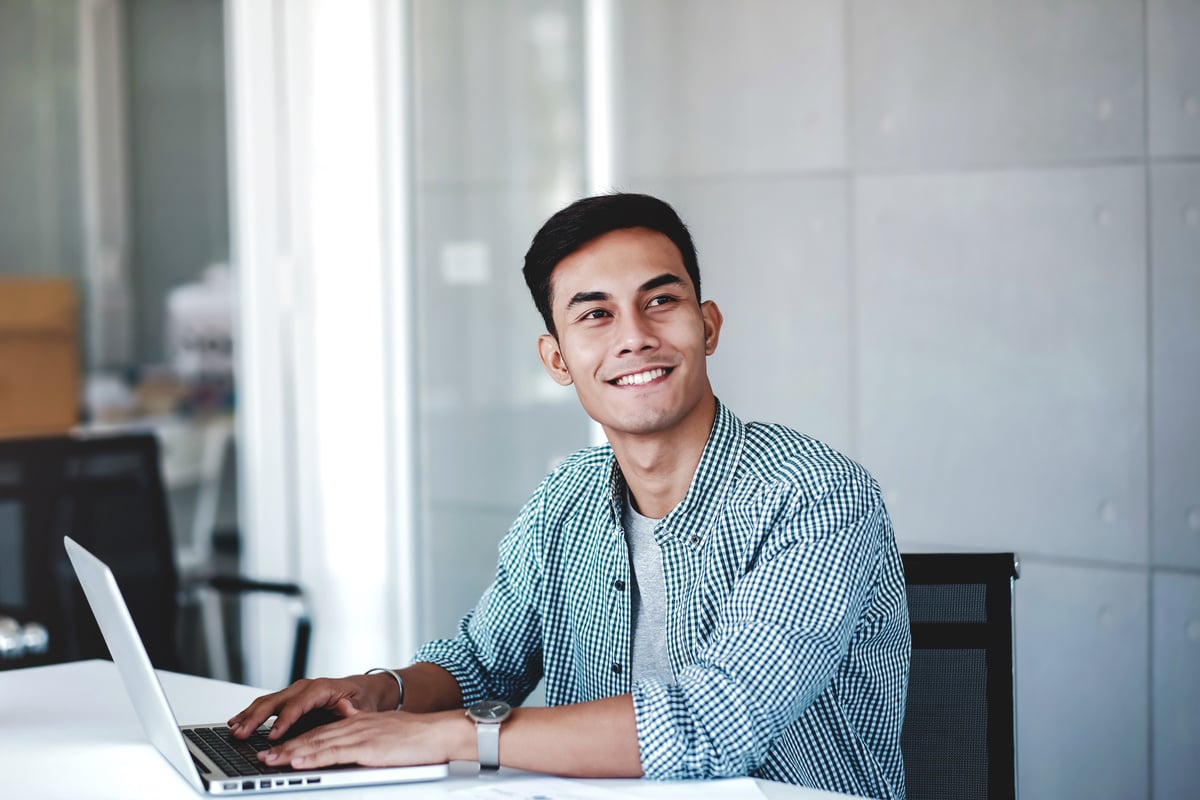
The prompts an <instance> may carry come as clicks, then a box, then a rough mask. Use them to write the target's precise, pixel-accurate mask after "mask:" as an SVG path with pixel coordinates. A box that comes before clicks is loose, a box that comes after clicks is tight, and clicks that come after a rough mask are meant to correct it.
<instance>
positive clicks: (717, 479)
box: [609, 399, 746, 546]
mask: <svg viewBox="0 0 1200 800" xmlns="http://www.w3.org/2000/svg"><path fill="white" fill-rule="evenodd" d="M715 402H716V404H717V413H716V417H715V418H714V420H713V426H712V431H711V432H709V434H708V442H707V443H706V444H705V445H704V452H703V453H701V455H700V463H699V464H697V465H696V472H695V474H694V475H693V476H692V483H691V485H690V486H688V490H687V493H686V494H685V495H684V496H683V500H681V501H680V502H679V504H678V505H676V506H675V507H674V508H673V509H671V511H670V512H668V513H667V515H666V516H665V517H663V518H662V520H660V521H659V523H658V526H657V528H656V530H657V531H660V532H662V531H666V532H668V534H667V535H674V536H675V537H677V538H684V537H686V539H685V541H686V542H687V543H689V544H691V545H693V546H699V545H700V544H702V543H703V541H704V539H705V538H707V536H708V532H709V531H710V530H712V528H713V525H714V524H715V523H716V518H717V515H718V514H719V513H720V510H721V508H722V506H723V505H724V502H725V496H726V495H727V494H728V493H729V490H730V487H731V486H732V484H733V477H734V474H735V472H736V471H737V465H738V463H739V462H740V461H741V457H742V446H743V444H744V443H745V439H746V426H745V424H744V423H743V422H742V421H741V420H740V419H738V418H737V416H736V415H735V414H734V413H733V412H732V411H730V410H729V409H728V408H726V407H725V404H724V403H722V402H721V401H720V400H719V399H718V400H715ZM625 492H626V484H625V477H624V476H623V475H622V474H621V467H620V465H619V464H618V463H617V459H616V456H615V455H613V456H612V463H611V465H610V470H609V496H610V504H611V507H612V514H613V519H614V521H616V522H617V524H618V525H620V524H621V512H622V508H623V504H624V502H625ZM656 538H659V539H661V538H662V534H661V533H660V535H659V536H658V537H656Z"/></svg>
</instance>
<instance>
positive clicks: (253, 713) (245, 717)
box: [229, 684, 296, 738]
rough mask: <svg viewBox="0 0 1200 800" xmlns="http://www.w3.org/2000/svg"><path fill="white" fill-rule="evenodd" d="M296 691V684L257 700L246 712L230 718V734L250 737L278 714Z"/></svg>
mask: <svg viewBox="0 0 1200 800" xmlns="http://www.w3.org/2000/svg"><path fill="white" fill-rule="evenodd" d="M295 691H296V684H292V685H291V686H289V687H288V688H287V689H283V690H281V691H278V692H274V693H272V694H267V695H263V696H262V697H259V698H257V699H255V701H254V702H253V703H251V704H250V705H249V706H247V707H246V708H245V709H244V710H242V711H241V712H240V713H238V714H235V715H233V717H231V718H230V720H229V730H230V732H231V733H232V734H233V735H234V736H238V737H240V738H245V737H246V736H249V735H250V734H251V733H253V732H254V731H255V730H257V729H258V726H259V725H262V724H263V723H264V722H266V721H267V718H268V717H270V716H271V715H272V714H274V713H276V711H278V709H279V708H281V707H282V706H283V705H284V704H285V703H286V702H287V700H288V698H289V697H291V696H292V695H293V694H295Z"/></svg>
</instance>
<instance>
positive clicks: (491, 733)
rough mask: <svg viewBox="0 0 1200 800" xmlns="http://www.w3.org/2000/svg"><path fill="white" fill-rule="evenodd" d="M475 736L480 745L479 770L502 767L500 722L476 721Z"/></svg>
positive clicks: (494, 770)
mask: <svg viewBox="0 0 1200 800" xmlns="http://www.w3.org/2000/svg"><path fill="white" fill-rule="evenodd" d="M475 736H476V742H477V745H478V747H479V771H480V772H485V773H486V772H496V771H497V770H499V769H500V723H499V722H480V721H479V720H476V721H475Z"/></svg>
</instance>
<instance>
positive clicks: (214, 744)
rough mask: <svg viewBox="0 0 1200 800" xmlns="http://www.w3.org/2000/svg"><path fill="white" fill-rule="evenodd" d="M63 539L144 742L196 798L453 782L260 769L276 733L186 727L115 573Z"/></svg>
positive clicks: (439, 773)
mask: <svg viewBox="0 0 1200 800" xmlns="http://www.w3.org/2000/svg"><path fill="white" fill-rule="evenodd" d="M63 539H64V543H65V544H66V548H67V555H68V556H70V558H71V564H73V565H74V567H75V574H76V575H78V576H79V582H80V583H81V584H82V585H83V591H84V594H86V595H87V599H88V604H89V605H91V607H92V613H94V614H95V615H96V621H97V622H98V623H99V624H100V632H101V633H102V634H104V641H105V642H106V643H107V644H108V650H109V652H110V653H111V654H112V657H113V661H114V662H115V663H116V665H117V671H118V672H120V673H121V679H122V680H123V681H124V683H125V689H126V691H128V692H129V699H130V700H132V701H133V707H134V709H135V710H136V711H137V715H138V717H139V718H141V720H142V727H144V728H145V729H146V735H147V736H149V737H150V741H151V742H152V743H153V744H154V746H155V747H156V748H158V752H160V753H162V755H163V758H165V759H167V761H169V762H170V763H171V765H172V766H173V767H175V769H177V770H179V774H180V775H182V776H183V778H184V780H186V781H187V782H188V783H190V784H191V785H192V786H193V787H194V788H195V789H196V790H197V791H199V792H208V793H210V794H233V793H267V792H286V791H297V790H305V789H325V788H329V787H333V786H371V785H376V784H383V783H406V782H410V781H431V780H437V779H439V778H444V777H446V775H447V774H449V768H448V767H447V766H446V765H445V764H432V765H428V766H416V767H359V766H346V767H336V768H332V769H328V768H327V769H316V770H295V769H290V768H283V769H274V768H269V767H265V766H264V765H261V764H259V763H258V759H256V758H255V757H254V752H255V750H256V749H257V748H261V747H265V746H266V745H265V735H266V732H267V731H268V730H270V728H267V727H263V728H260V729H259V731H258V733H257V734H255V736H252V737H251V738H250V740H246V741H242V740H237V739H233V738H232V737H230V736H229V729H228V728H227V727H226V726H225V725H223V724H212V725H185V726H182V727H181V726H180V725H179V723H178V722H177V721H176V719H175V714H174V712H173V711H171V705H170V703H168V702H167V696H166V694H165V693H164V692H163V688H162V684H161V683H159V680H158V675H157V674H156V673H155V672H154V667H153V666H151V664H150V657H149V656H147V655H146V648H145V647H143V646H142V640H141V638H140V637H139V636H138V633H137V628H135V627H134V624H133V618H132V617H130V616H129V609H128V608H127V607H126V605H125V599H124V598H123V597H122V596H121V590H120V589H119V588H118V587H117V582H116V579H114V578H113V574H112V571H111V570H110V569H109V568H108V566H107V565H105V564H104V562H103V561H101V560H100V559H98V558H96V557H95V556H94V555H92V554H91V553H89V552H88V551H87V550H85V549H84V548H83V547H81V546H80V545H79V544H78V543H77V542H75V541H74V540H72V539H71V538H70V537H69V536H68V537H63ZM260 737H261V738H260Z"/></svg>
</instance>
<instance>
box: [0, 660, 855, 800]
mask: <svg viewBox="0 0 1200 800" xmlns="http://www.w3.org/2000/svg"><path fill="white" fill-rule="evenodd" d="M159 676H160V679H161V681H162V684H163V689H164V690H165V691H166V693H167V697H168V698H169V699H170V701H171V706H172V707H173V709H174V711H175V716H176V718H177V719H178V720H179V723H180V724H182V725H186V724H202V723H208V722H215V721H217V720H223V719H226V718H227V717H228V715H229V714H231V713H233V712H234V711H236V710H238V709H240V708H242V707H244V706H245V705H246V704H248V703H249V702H250V701H251V700H252V699H253V698H255V697H257V696H258V695H259V694H262V692H261V690H258V689H253V688H251V687H248V686H239V685H236V684H232V683H223V682H221V681H214V680H209V679H207V678H196V677H192V676H190V675H179V674H177V673H173V672H159ZM133 776H140V778H138V779H135V778H134V777H133ZM522 777H529V775H528V773H522V772H519V771H516V770H507V769H503V770H501V772H500V777H499V778H498V779H495V780H498V781H511V780H515V779H519V778H522ZM478 781H479V779H478V777H477V774H476V767H475V765H474V764H457V763H456V764H452V765H451V775H450V777H449V778H448V779H446V780H442V781H436V782H432V783H417V784H404V785H395V786H381V787H375V788H370V789H330V790H327V791H318V792H311V791H306V792H296V793H281V794H280V796H281V797H295V798H312V797H324V796H329V797H331V798H335V799H340V800H349V799H350V798H358V797H367V798H384V797H394V798H417V797H421V798H424V797H447V796H453V795H456V794H457V795H458V796H459V797H463V796H464V795H463V794H461V793H462V792H464V790H469V789H470V788H471V787H473V786H477V785H478ZM492 783H493V784H494V783H495V781H492ZM579 783H582V784H587V785H590V786H596V787H600V788H606V789H616V790H621V789H622V787H626V789H627V790H630V791H631V792H632V791H633V790H635V788H636V789H641V790H643V791H644V790H645V789H649V788H651V787H652V786H654V785H657V786H662V787H663V789H664V791H663V794H664V795H666V796H672V797H679V796H681V795H680V794H678V793H676V792H674V791H670V790H669V788H668V787H670V786H671V785H670V784H652V783H651V782H649V781H627V780H619V781H617V780H589V781H580V782H579ZM757 784H758V788H759V789H760V790H761V791H762V793H763V795H764V796H766V797H770V798H803V800H839V798H840V799H843V800H844V798H846V797H848V795H840V794H831V793H829V792H822V791H817V790H814V789H805V788H803V787H798V786H788V785H785V784H780V783H773V782H771V781H757ZM685 786H690V787H693V789H694V787H695V786H696V784H695V783H694V782H688V783H686V784H685ZM514 788H515V787H514ZM0 794H2V795H3V796H4V797H12V798H22V799H23V800H24V798H58V797H61V798H72V800H74V798H80V797H87V798H114V799H115V798H120V800H135V799H136V798H141V797H146V798H164V799H167V798H175V797H178V798H196V797H199V796H200V795H198V794H197V793H195V792H194V791H193V790H192V788H191V787H190V786H189V785H188V784H187V783H186V782H185V781H184V780H183V778H181V777H180V776H179V775H178V774H177V773H176V772H175V770H174V768H172V767H171V765H170V764H168V763H167V761H166V760H165V759H164V758H162V757H161V756H160V755H159V754H158V752H157V751H156V750H155V749H154V748H153V747H152V746H151V744H150V743H149V741H148V740H147V739H146V736H145V734H144V733H143V732H142V726H141V723H140V722H139V721H138V719H137V716H136V715H135V714H134V712H133V707H132V706H131V705H130V703H129V698H128V696H127V695H126V694H125V687H124V686H123V685H122V684H121V679H120V676H119V675H118V674H117V671H116V669H115V668H114V667H113V665H112V663H110V662H108V661H81V662H76V663H73V664H59V665H55V666H50V667H32V668H29V669H18V670H10V671H7V672H0ZM638 794H641V792H640V791H639V792H638ZM689 794H693V796H694V792H689ZM257 796H259V797H263V796H266V795H257Z"/></svg>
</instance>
